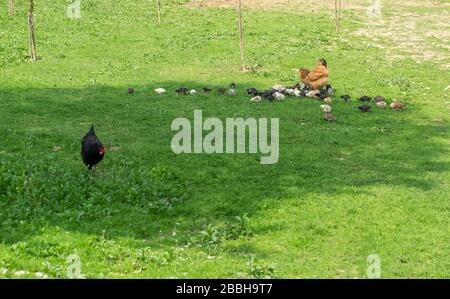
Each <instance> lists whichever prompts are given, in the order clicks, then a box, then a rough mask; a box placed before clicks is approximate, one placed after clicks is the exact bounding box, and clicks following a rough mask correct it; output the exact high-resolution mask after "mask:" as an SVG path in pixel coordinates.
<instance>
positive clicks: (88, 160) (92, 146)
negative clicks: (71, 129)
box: [81, 125, 106, 170]
mask: <svg viewBox="0 0 450 299" xmlns="http://www.w3.org/2000/svg"><path fill="white" fill-rule="evenodd" d="M105 153H106V148H105V147H104V146H103V144H102V143H101V142H100V140H99V139H98V138H97V136H96V135H95V130H94V125H92V127H91V128H90V129H89V131H88V132H87V134H86V135H85V136H84V137H83V139H82V140H81V158H82V159H83V162H84V164H86V166H87V167H88V169H89V170H92V167H94V166H95V165H97V164H98V163H99V162H100V161H101V160H103V157H104V156H105Z"/></svg>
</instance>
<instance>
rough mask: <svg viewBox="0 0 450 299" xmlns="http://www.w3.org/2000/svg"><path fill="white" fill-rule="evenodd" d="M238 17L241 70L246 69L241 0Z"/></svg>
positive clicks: (238, 5) (238, 4)
mask: <svg viewBox="0 0 450 299" xmlns="http://www.w3.org/2000/svg"><path fill="white" fill-rule="evenodd" d="M237 18H238V26H239V47H240V50H241V71H243V72H244V71H245V60H244V29H243V25H242V11H241V0H238V1H237Z"/></svg>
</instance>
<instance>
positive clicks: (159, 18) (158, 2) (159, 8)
mask: <svg viewBox="0 0 450 299" xmlns="http://www.w3.org/2000/svg"><path fill="white" fill-rule="evenodd" d="M156 7H157V20H158V25H161V0H156Z"/></svg>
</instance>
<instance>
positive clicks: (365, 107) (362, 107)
mask: <svg viewBox="0 0 450 299" xmlns="http://www.w3.org/2000/svg"><path fill="white" fill-rule="evenodd" d="M370 108H371V107H370V106H369V105H362V106H359V107H358V109H359V110H360V111H361V112H370Z"/></svg>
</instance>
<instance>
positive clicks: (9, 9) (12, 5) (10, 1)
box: [8, 0, 14, 16]
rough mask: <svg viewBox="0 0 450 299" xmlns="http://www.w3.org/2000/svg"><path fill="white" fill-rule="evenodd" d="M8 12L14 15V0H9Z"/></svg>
mask: <svg viewBox="0 0 450 299" xmlns="http://www.w3.org/2000/svg"><path fill="white" fill-rule="evenodd" d="M8 12H9V15H10V16H12V15H14V0H8Z"/></svg>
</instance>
